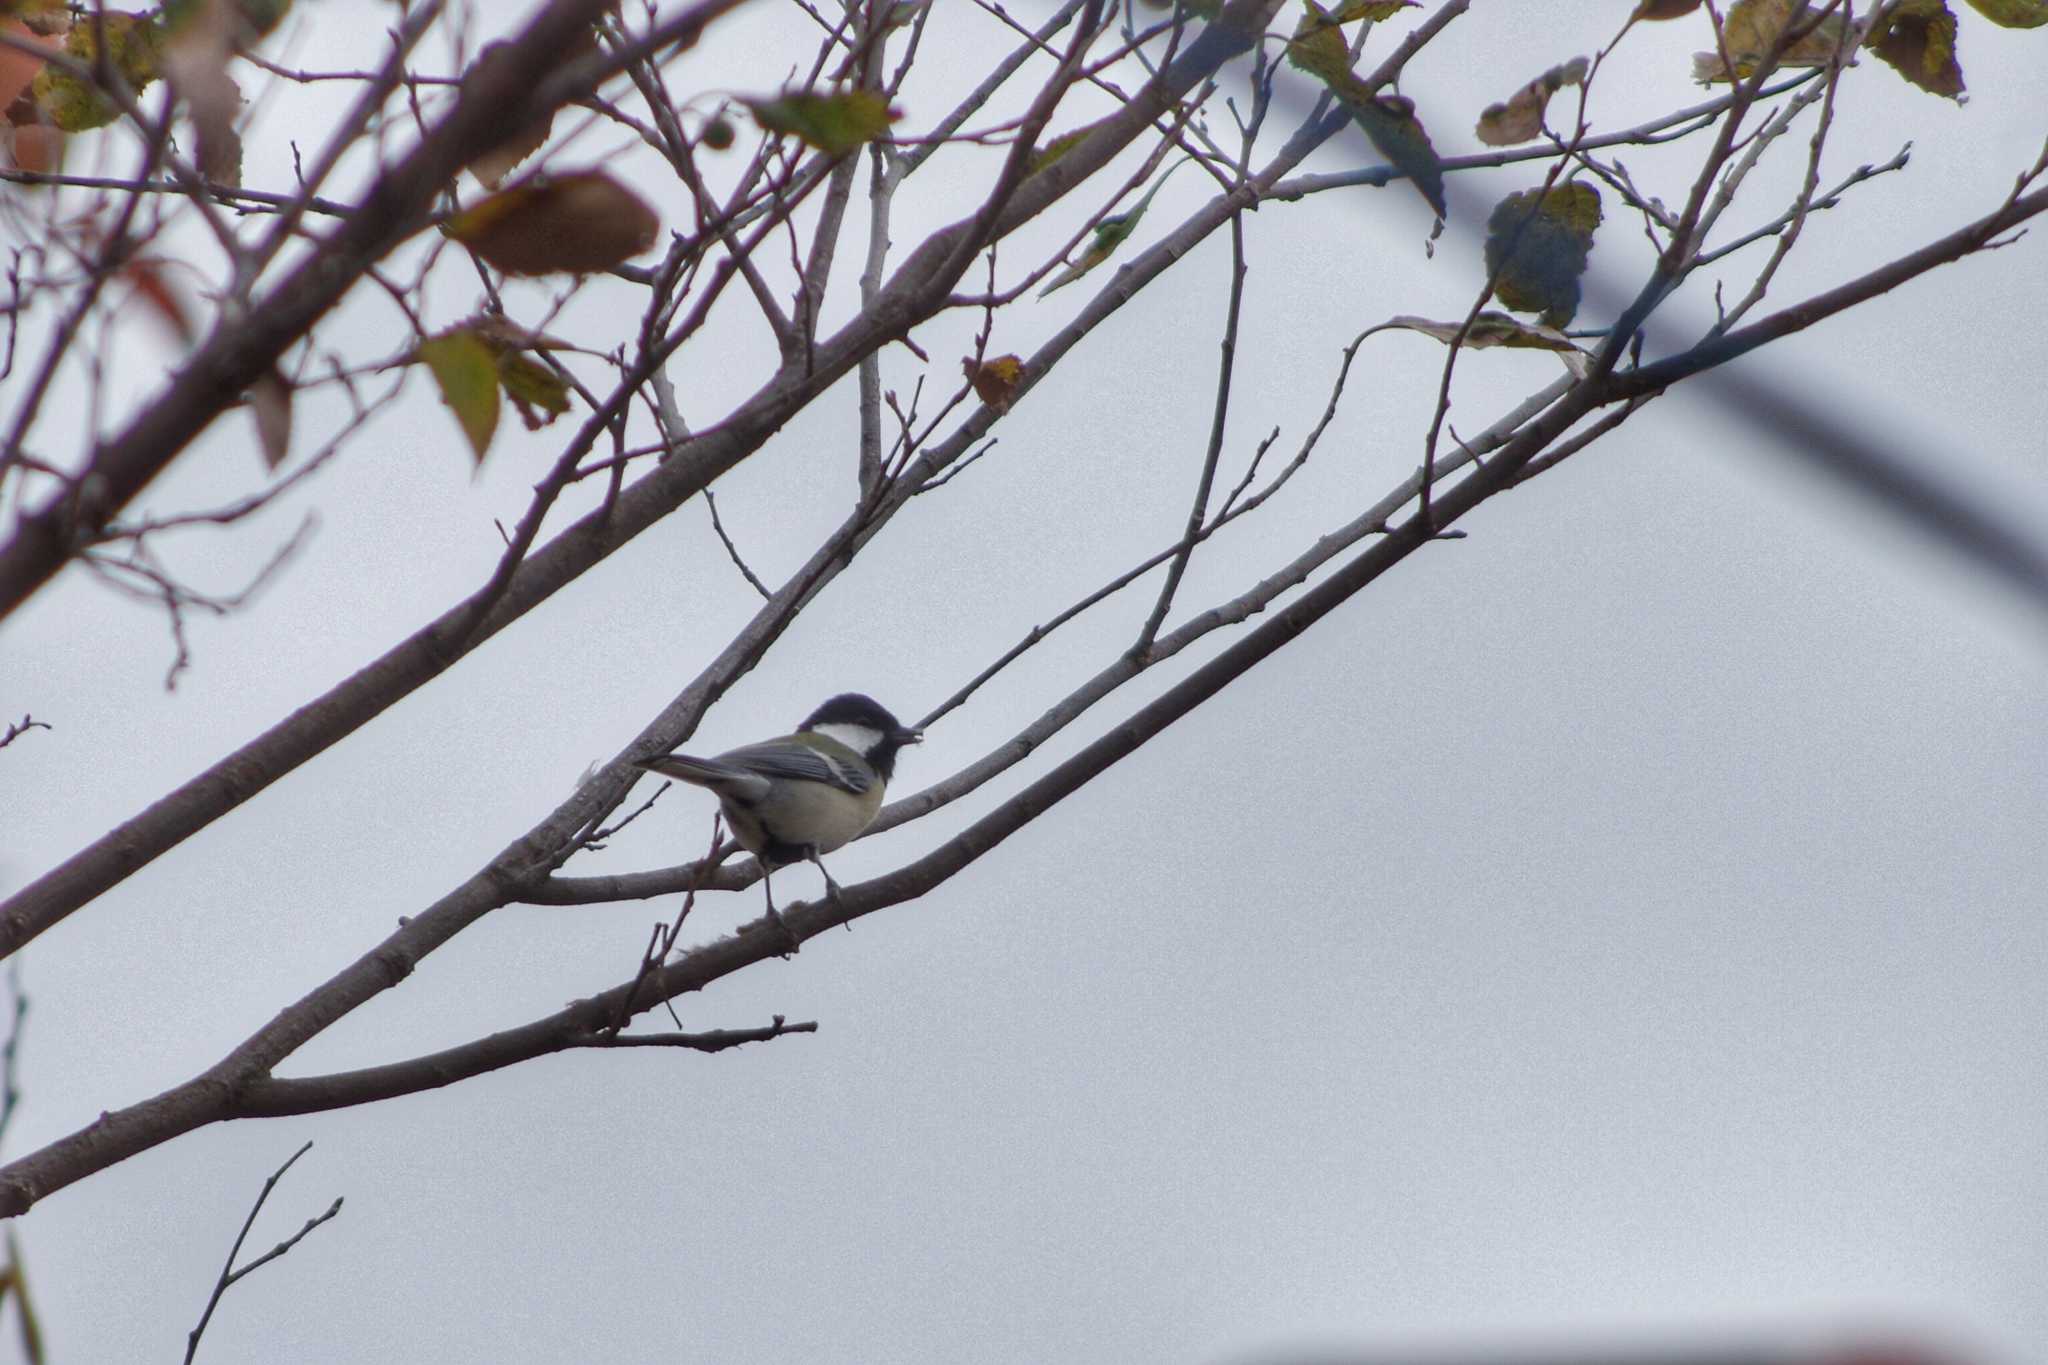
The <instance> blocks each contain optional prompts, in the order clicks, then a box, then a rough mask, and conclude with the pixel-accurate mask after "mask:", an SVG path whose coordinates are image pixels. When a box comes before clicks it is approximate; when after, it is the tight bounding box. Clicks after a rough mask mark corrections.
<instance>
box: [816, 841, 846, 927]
mask: <svg viewBox="0 0 2048 1365" xmlns="http://www.w3.org/2000/svg"><path fill="white" fill-rule="evenodd" d="M804 856H805V857H806V858H809V859H810V860H811V864H812V866H814V867H816V868H817V869H818V875H819V876H821V877H823V878H824V879H825V894H826V895H828V896H830V897H831V898H832V904H833V906H834V907H835V908H837V909H838V911H839V913H841V914H842V915H843V914H845V913H846V902H845V901H843V900H841V899H839V883H838V882H835V881H833V880H832V874H831V873H830V872H827V871H826V870H825V861H824V859H822V858H820V857H819V856H818V850H816V849H815V848H813V849H806V850H805V852H804ZM840 924H841V925H842V926H844V927H845V929H846V932H847V933H849V934H850V933H852V932H853V921H852V920H850V919H847V920H841V921H840Z"/></svg>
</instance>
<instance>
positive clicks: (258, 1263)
mask: <svg viewBox="0 0 2048 1365" xmlns="http://www.w3.org/2000/svg"><path fill="white" fill-rule="evenodd" d="M312 1150H313V1144H312V1143H310V1142H308V1143H307V1144H306V1145H305V1146H303V1147H301V1148H299V1150H298V1151H296V1152H293V1153H292V1154H291V1155H290V1156H288V1157H286V1158H285V1163H284V1165H282V1166H280V1167H278V1168H277V1169H276V1170H275V1171H273V1172H271V1176H270V1179H268V1180H266V1181H264V1182H263V1189H262V1191H261V1192H259V1193H258V1194H257V1196H256V1202H255V1204H254V1205H252V1206H251V1207H250V1209H249V1216H248V1217H247V1218H245V1219H243V1220H242V1230H241V1232H240V1233H238V1234H237V1235H236V1237H235V1244H234V1245H233V1246H232V1247H230V1248H228V1258H227V1261H226V1262H225V1263H224V1264H223V1265H222V1266H221V1268H220V1278H219V1279H218V1280H216V1281H214V1285H213V1293H212V1295H210V1296H209V1297H208V1298H207V1300H206V1311H205V1312H203V1313H201V1314H200V1315H199V1325H198V1326H197V1327H194V1328H193V1329H192V1331H191V1333H190V1335H188V1336H187V1337H186V1338H185V1365H192V1357H193V1356H194V1355H196V1354H197V1353H198V1351H199V1338H200V1336H201V1335H202V1334H203V1333H204V1332H205V1331H206V1324H207V1323H209V1322H211V1321H213V1310H214V1309H215V1308H217V1307H219V1305H220V1299H221V1295H223V1294H225V1293H227V1292H228V1288H229V1286H231V1285H233V1284H234V1283H235V1282H236V1281H237V1280H239V1279H241V1278H242V1277H243V1276H245V1275H248V1274H250V1273H252V1272H254V1271H256V1270H257V1269H259V1268H261V1267H263V1266H266V1265H268V1264H270V1263H271V1262H272V1261H274V1260H276V1259H277V1258H278V1257H280V1256H282V1255H284V1254H285V1253H286V1252H288V1251H290V1250H291V1249H292V1248H293V1247H295V1246H297V1245H298V1244H299V1243H300V1242H302V1241H304V1240H305V1239H306V1235H307V1234H308V1233H310V1232H312V1231H313V1229H314V1228H317V1227H319V1226H320V1225H321V1224H322V1223H324V1222H326V1221H327V1220H328V1219H330V1218H332V1217H334V1215H336V1214H337V1213H340V1212H341V1196H339V1195H336V1196H335V1199H334V1202H333V1203H332V1204H329V1205H328V1206H327V1212H325V1213H323V1214H321V1215H319V1216H318V1217H317V1218H309V1219H307V1220H306V1226H304V1227H302V1228H300V1229H299V1230H298V1231H297V1232H295V1233H293V1234H292V1235H291V1236H290V1237H287V1238H286V1239H285V1240H284V1241H282V1242H279V1243H278V1244H277V1245H276V1246H274V1247H272V1248H271V1249H270V1250H268V1251H266V1252H264V1253H263V1254H262V1255H261V1256H258V1257H257V1258H256V1259H255V1260H253V1261H251V1262H249V1263H248V1264H247V1265H245V1266H243V1267H242V1268H241V1269H239V1270H237V1269H235V1257H237V1256H239V1255H240V1254H241V1252H242V1243H243V1242H244V1241H246V1240H248V1237H249V1229H250V1228H252V1227H254V1226H255V1225H256V1215H257V1214H259V1213H261V1212H262V1211H263V1201H264V1200H266V1199H268V1198H270V1192H271V1191H272V1190H274V1189H276V1188H277V1182H278V1181H280V1180H282V1179H284V1173H285V1172H286V1171H288V1170H290V1169H291V1168H292V1163H293V1162H295V1161H297V1160H298V1159H299V1158H300V1157H302V1156H304V1155H305V1154H306V1153H308V1152H310V1151H312Z"/></svg>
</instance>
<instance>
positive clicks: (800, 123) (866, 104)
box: [740, 90, 902, 156]
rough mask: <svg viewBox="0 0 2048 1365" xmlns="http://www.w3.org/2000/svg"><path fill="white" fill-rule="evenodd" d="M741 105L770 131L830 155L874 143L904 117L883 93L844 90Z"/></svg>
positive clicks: (793, 94)
mask: <svg viewBox="0 0 2048 1365" xmlns="http://www.w3.org/2000/svg"><path fill="white" fill-rule="evenodd" d="M740 103H741V104H744V105H746V106H747V108H748V109H750V110H752V111H753V115H754V121H755V122H756V123H758V124H760V125H761V126H762V127H763V128H765V129H766V130H767V131H769V132H771V133H789V134H791V135H793V136H795V137H798V138H801V139H802V140H803V141H805V142H808V143H809V144H810V145H811V146H813V147H816V148H817V149H818V150H819V151H821V152H823V153H825V155H827V156H845V155H846V154H847V153H848V152H851V151H855V150H857V149H858V148H859V147H860V146H861V145H862V144H863V143H868V142H873V141H874V140H875V139H876V138H878V137H882V136H884V135H885V134H887V133H888V131H889V125H890V124H891V123H894V122H895V121H896V120H897V119H898V118H900V117H902V115H901V114H900V113H898V112H897V111H896V110H894V109H891V108H890V107H889V97H888V96H887V95H885V94H883V93H882V92H881V91H879V90H841V91H838V92H837V93H835V94H830V95H820V94H817V93H816V92H814V91H809V90H794V91H790V92H787V93H785V94H784V95H783V96H782V97H781V98H779V99H772V100H751V99H746V98H744V97H742V98H741V100H740Z"/></svg>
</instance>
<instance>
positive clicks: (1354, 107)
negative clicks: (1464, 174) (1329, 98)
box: [1337, 91, 1449, 218]
mask: <svg viewBox="0 0 2048 1365" xmlns="http://www.w3.org/2000/svg"><path fill="white" fill-rule="evenodd" d="M1337 98H1338V101H1339V102H1340V103H1341V104H1342V105H1343V106H1344V108H1345V110H1346V112H1348V113H1349V114H1350V115H1351V117H1352V120H1353V121H1354V122H1356V123H1357V124H1358V126H1359V127H1361V128H1363V129H1365V135H1366V137H1368V138H1370V139H1371V140H1372V145H1373V146H1375V147H1377V148H1378V149H1379V153H1380V155H1381V156H1383V157H1385V158H1386V159H1387V160H1388V161H1389V162H1390V163H1392V165H1393V167H1394V169H1395V170H1397V171H1399V172H1401V174H1403V175H1405V176H1407V177H1408V179H1409V181H1410V182H1411V183H1412V184H1413V185H1414V186H1415V188H1416V189H1417V190H1419V191H1421V193H1422V197H1423V198H1424V199H1427V200H1428V201H1429V206H1430V207H1431V208H1432V209H1435V210H1436V216H1437V217H1439V218H1442V217H1444V216H1445V214H1446V213H1447V212H1448V211H1449V210H1448V209H1447V208H1446V206H1445V204H1444V166H1443V162H1442V161H1441V160H1440V159H1439V158H1438V157H1437V154H1436V148H1435V147H1432V146H1431V145H1430V142H1429V134H1428V133H1427V132H1426V131H1424V130H1423V127H1422V123H1421V121H1420V120H1419V119H1417V118H1416V117H1415V101H1413V100H1411V99H1409V98H1408V97H1407V96H1405V95H1378V96H1375V97H1374V98H1372V99H1370V100H1362V99H1359V98H1358V97H1356V96H1355V95H1354V96H1346V95H1345V94H1344V93H1343V92H1341V91H1340V92H1339V93H1338V96H1337Z"/></svg>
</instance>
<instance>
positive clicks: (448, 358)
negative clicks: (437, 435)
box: [414, 331, 498, 465]
mask: <svg viewBox="0 0 2048 1365" xmlns="http://www.w3.org/2000/svg"><path fill="white" fill-rule="evenodd" d="M414 358H415V359H417V360H418V361H419V362H420V363H421V364H423V365H425V366H426V367H427V369H428V371H429V372H430V373H431V374H432V375H433V376H434V383H435V384H436V385H437V386H439V388H440V390H441V401H442V402H443V403H446V404H447V405H448V408H449V410H450V411H451V412H453V413H454V414H455V420H456V422H458V423H459V424H460V425H461V427H462V434H463V435H464V436H466V437H467V438H469V448H470V451H471V453H472V454H474V455H475V457H476V462H477V464H478V465H482V464H483V462H484V453H485V452H486V451H488V450H489V449H490V448H491V437H492V436H494V435H496V434H497V431H498V360H497V357H496V356H493V355H492V354H491V348H490V347H489V346H487V345H485V344H484V343H483V341H482V340H481V339H480V338H479V337H477V336H476V335H475V334H474V333H471V332H465V331H454V332H443V333H442V334H441V335H439V336H432V337H428V338H427V339H426V340H425V341H422V342H421V343H420V344H419V349H418V350H417V351H416V352H414Z"/></svg>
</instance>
